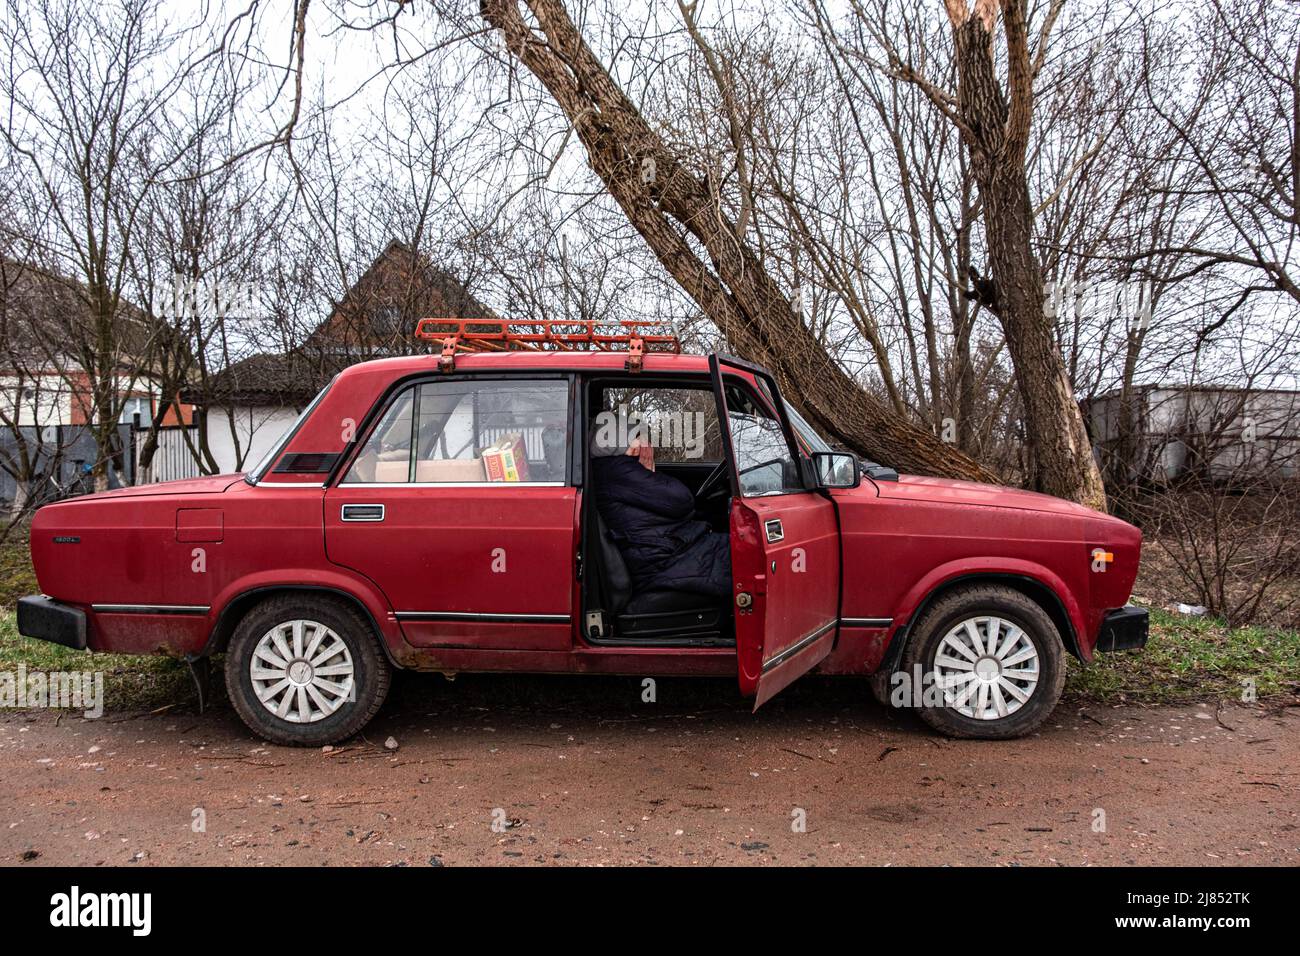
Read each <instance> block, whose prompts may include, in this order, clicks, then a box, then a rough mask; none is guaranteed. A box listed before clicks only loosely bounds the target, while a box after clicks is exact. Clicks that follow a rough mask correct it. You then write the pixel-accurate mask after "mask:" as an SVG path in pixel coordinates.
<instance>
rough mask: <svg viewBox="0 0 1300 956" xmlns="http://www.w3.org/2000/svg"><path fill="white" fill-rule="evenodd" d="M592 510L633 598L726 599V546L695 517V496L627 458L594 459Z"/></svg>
mask: <svg viewBox="0 0 1300 956" xmlns="http://www.w3.org/2000/svg"><path fill="white" fill-rule="evenodd" d="M591 466H592V477H593V478H594V479H595V484H596V487H595V494H596V507H597V509H599V511H600V516H601V518H602V519H604V522H605V528H606V529H607V531H608V532H609V536H610V537H611V538H612V539H613V540H614V543H615V544H616V545H617V546H618V550H619V552H620V553H621V554H622V555H623V561H624V563H626V564H627V570H628V573H629V574H630V575H631V576H632V593H633V594H641V593H644V592H646V591H654V590H674V591H691V592H694V593H697V594H708V595H713V596H716V597H724V598H725V597H728V596H730V594H731V541H730V538H729V536H728V535H725V534H720V533H718V532H714V531H711V530H710V529H709V526H708V524H707V523H705V522H703V521H700V520H698V519H696V518H695V517H694V514H695V496H694V495H692V494H691V490H690V489H689V488H687V487H686V486H685V485H684V484H682V483H681V482H680V481H678V480H677V479H676V478H674V477H672V476H671V475H665V474H664V473H663V472H658V471H650V470H649V469H648V468H646V467H645V466H643V465H642V464H641V463H640V462H639V461H637V459H636V458H635V457H633V456H631V455H618V456H615V457H613V458H593V459H592V461H591Z"/></svg>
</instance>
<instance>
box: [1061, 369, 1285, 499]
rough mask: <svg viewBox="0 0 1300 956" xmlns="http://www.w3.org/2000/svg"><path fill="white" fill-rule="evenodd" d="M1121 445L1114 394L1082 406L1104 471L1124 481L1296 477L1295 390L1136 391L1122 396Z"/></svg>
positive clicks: (1139, 388)
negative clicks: (1125, 476) (1122, 471)
mask: <svg viewBox="0 0 1300 956" xmlns="http://www.w3.org/2000/svg"><path fill="white" fill-rule="evenodd" d="M1128 406H1129V428H1128V434H1127V445H1128V448H1127V449H1125V447H1124V446H1125V444H1126V436H1125V430H1124V428H1123V427H1122V426H1123V415H1122V412H1123V404H1122V402H1121V395H1120V392H1119V391H1118V390H1117V391H1111V392H1107V393H1105V394H1104V395H1100V396H1098V397H1097V398H1094V399H1092V400H1091V401H1090V402H1088V403H1086V414H1087V420H1088V425H1089V429H1090V431H1091V434H1092V442H1093V447H1094V449H1095V450H1096V452H1097V454H1098V457H1099V458H1100V460H1101V462H1102V464H1103V466H1105V465H1107V464H1110V465H1112V466H1113V465H1116V464H1117V463H1118V462H1119V461H1121V460H1122V461H1126V462H1127V470H1128V471H1129V474H1130V477H1133V478H1144V479H1148V480H1156V481H1162V480H1170V479H1175V478H1180V477H1183V476H1187V475H1195V474H1200V475H1201V476H1203V477H1207V478H1210V479H1213V480H1215V481H1224V480H1228V479H1238V480H1242V479H1248V478H1251V477H1260V476H1263V475H1272V476H1280V477H1286V478H1292V477H1296V476H1297V475H1298V474H1300V391H1289V390H1278V389H1246V388H1211V387H1204V386H1200V387H1193V386H1165V385H1142V386H1137V387H1135V388H1134V389H1133V390H1132V392H1131V393H1130V397H1129V402H1128Z"/></svg>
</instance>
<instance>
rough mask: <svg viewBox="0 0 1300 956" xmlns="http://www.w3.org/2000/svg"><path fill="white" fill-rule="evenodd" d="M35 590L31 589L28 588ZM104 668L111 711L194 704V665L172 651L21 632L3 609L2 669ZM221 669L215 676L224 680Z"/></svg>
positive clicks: (215, 682)
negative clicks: (145, 653)
mask: <svg viewBox="0 0 1300 956" xmlns="http://www.w3.org/2000/svg"><path fill="white" fill-rule="evenodd" d="M29 593H30V592H29ZM19 664H23V665H26V668H27V672H28V673H29V674H30V673H32V672H33V671H46V672H48V671H92V672H93V671H102V672H103V674H104V709H105V710H106V711H140V710H154V709H156V708H158V707H163V706H165V705H167V704H186V703H189V704H192V703H193V702H194V700H195V694H194V684H193V682H192V681H191V680H190V676H189V668H187V667H186V666H185V664H184V662H182V661H178V660H176V659H174V658H170V657H161V656H158V657H137V656H134V655H128V654H111V655H110V654H91V653H90V652H89V651H75V650H73V649H72V648H69V647H60V646H59V645H58V644H50V643H49V642H47V641H37V640H33V639H32V638H29V637H23V636H22V635H21V634H19V633H18V628H17V623H16V621H15V619H14V613H13V612H12V611H4V612H2V613H0V671H17V669H18V665H19ZM220 683H221V681H220V679H219V675H218V677H217V678H214V680H213V681H212V684H213V686H214V687H215V686H216V685H218V684H220Z"/></svg>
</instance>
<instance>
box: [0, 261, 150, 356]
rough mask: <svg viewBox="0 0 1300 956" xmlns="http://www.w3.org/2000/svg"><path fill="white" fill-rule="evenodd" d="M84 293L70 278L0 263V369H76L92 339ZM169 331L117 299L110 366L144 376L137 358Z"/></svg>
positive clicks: (94, 332) (93, 333)
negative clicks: (0, 345) (0, 343)
mask: <svg viewBox="0 0 1300 956" xmlns="http://www.w3.org/2000/svg"><path fill="white" fill-rule="evenodd" d="M89 295H90V293H89V291H88V290H87V289H86V287H85V286H84V285H83V284H82V283H81V282H78V281H77V280H75V279H70V278H68V277H66V276H61V275H59V274H57V273H55V272H51V271H49V270H46V269H41V268H39V267H37V266H32V265H28V264H25V263H20V262H15V261H13V260H11V259H0V342H2V343H3V346H4V347H3V351H2V352H0V367H4V368H8V369H11V370H13V369H24V370H27V371H34V370H36V369H47V368H59V369H61V370H63V371H67V370H69V368H70V367H71V366H77V365H79V364H80V362H81V357H80V353H81V352H82V351H83V350H84V349H87V348H93V347H94V344H95V339H96V336H97V330H96V327H95V324H94V322H95V319H94V315H93V314H92V312H91V310H90V306H89V302H88V297H89ZM170 331H171V330H170V329H169V328H168V327H167V326H166V324H165V323H160V322H156V321H153V320H151V319H150V318H149V317H148V315H147V314H146V313H145V312H144V310H142V309H141V308H140V307H139V306H137V305H135V304H134V303H132V302H129V301H128V300H126V299H120V300H119V303H118V310H117V315H116V316H115V318H114V329H113V339H114V342H115V344H116V352H117V354H116V355H115V357H114V358H115V362H116V367H117V368H119V369H121V370H123V371H130V372H136V373H140V374H147V372H148V369H146V368H145V367H143V365H142V363H141V359H142V358H147V357H148V356H150V355H151V354H152V353H153V352H154V349H155V346H156V345H157V344H158V342H159V341H160V340H162V338H163V337H164V336H167V335H169V334H170Z"/></svg>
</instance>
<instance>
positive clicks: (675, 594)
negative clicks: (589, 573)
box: [588, 505, 731, 643]
mask: <svg viewBox="0 0 1300 956" xmlns="http://www.w3.org/2000/svg"><path fill="white" fill-rule="evenodd" d="M590 514H591V516H592V523H591V531H592V533H591V534H590V535H589V538H588V540H589V541H590V543H591V545H592V546H593V547H592V552H593V553H594V556H595V559H596V566H597V577H598V578H599V594H598V595H596V601H595V602H589V604H590V605H591V606H592V607H593V609H595V608H601V609H602V610H604V611H607V612H608V613H609V614H610V615H611V616H612V617H613V619H614V633H613V637H614V638H615V639H617V640H638V641H639V640H651V639H655V640H671V639H674V638H681V639H686V640H689V641H690V642H692V643H694V642H696V641H707V640H711V639H712V640H719V641H720V640H722V639H723V638H724V637H726V638H730V637H731V633H730V632H731V628H730V612H731V607H730V604H729V603H728V602H726V601H725V600H719V599H717V598H711V597H709V596H708V595H706V594H696V593H695V592H693V591H678V590H671V589H665V588H655V589H652V590H649V591H641V592H636V591H635V590H634V589H633V586H632V576H631V574H629V573H628V570H627V564H626V563H625V562H624V560H623V555H622V553H621V552H620V551H619V550H618V545H617V544H615V543H614V541H613V539H612V538H611V537H610V535H609V531H608V529H607V528H606V527H605V522H604V520H603V519H602V518H601V517H600V512H599V511H598V510H597V509H596V508H595V506H594V505H593V506H592V507H591V508H590ZM602 605H603V607H602Z"/></svg>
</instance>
